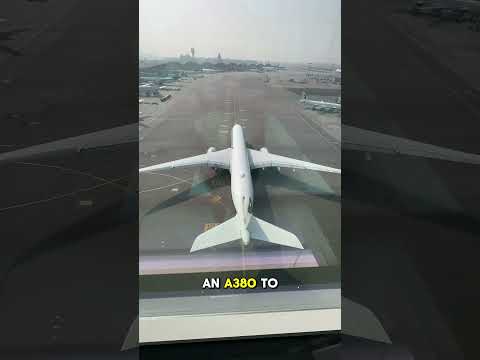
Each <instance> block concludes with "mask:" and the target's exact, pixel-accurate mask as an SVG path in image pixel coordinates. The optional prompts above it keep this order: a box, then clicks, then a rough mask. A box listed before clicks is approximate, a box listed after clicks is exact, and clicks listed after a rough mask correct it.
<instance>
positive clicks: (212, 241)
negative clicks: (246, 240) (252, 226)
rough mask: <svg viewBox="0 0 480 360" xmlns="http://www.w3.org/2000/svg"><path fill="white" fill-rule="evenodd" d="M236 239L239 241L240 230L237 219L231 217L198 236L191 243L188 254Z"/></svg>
mask: <svg viewBox="0 0 480 360" xmlns="http://www.w3.org/2000/svg"><path fill="white" fill-rule="evenodd" d="M237 239H240V230H239V227H238V220H237V218H236V217H233V218H231V219H230V220H227V221H225V222H223V223H221V224H220V225H217V226H215V227H214V228H212V229H210V230H208V231H205V232H204V233H202V234H200V235H198V236H197V237H196V238H195V241H194V242H193V245H192V248H191V249H190V252H194V251H198V250H202V249H206V248H209V247H212V246H216V245H220V244H225V243H229V242H231V241H234V240H237Z"/></svg>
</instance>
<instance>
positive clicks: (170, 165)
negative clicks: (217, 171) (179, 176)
mask: <svg viewBox="0 0 480 360" xmlns="http://www.w3.org/2000/svg"><path fill="white" fill-rule="evenodd" d="M230 151H231V149H230V148H228V149H225V150H220V151H210V152H207V153H206V154H203V155H197V156H191V157H188V158H184V159H179V160H174V161H169V162H166V163H163V164H158V165H152V166H147V167H144V168H140V169H139V172H140V173H142V172H148V171H155V170H165V169H174V168H179V167H187V166H211V167H217V168H222V169H230Z"/></svg>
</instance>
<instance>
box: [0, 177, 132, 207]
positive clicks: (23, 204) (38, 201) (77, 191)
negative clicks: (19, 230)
mask: <svg viewBox="0 0 480 360" xmlns="http://www.w3.org/2000/svg"><path fill="white" fill-rule="evenodd" d="M122 179H123V177H121V178H117V179H114V180H111V181H109V182H103V183H101V184H98V185H95V186H91V187H87V188H83V189H79V190H76V191H72V192H69V193H66V194H60V195H56V196H52V197H50V198H46V199H41V200H35V201H30V202H25V203H21V204H15V205H11V206H7V207H4V208H0V211H5V210H11V209H17V208H21V207H25V206H32V205H37V204H41V203H46V202H49V201H53V200H59V199H63V198H66V197H69V196H73V195H76V194H78V193H80V192H84V191H89V190H93V189H97V188H99V187H102V186H105V185H108V184H111V183H112V182H114V181H119V180H122Z"/></svg>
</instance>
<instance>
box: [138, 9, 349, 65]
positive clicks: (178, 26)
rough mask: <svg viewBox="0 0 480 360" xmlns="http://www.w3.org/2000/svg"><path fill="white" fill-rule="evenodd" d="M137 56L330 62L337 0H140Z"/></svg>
mask: <svg viewBox="0 0 480 360" xmlns="http://www.w3.org/2000/svg"><path fill="white" fill-rule="evenodd" d="M139 4H140V15H139V22H140V24H139V25H140V31H139V33H140V39H139V43H140V49H139V53H140V56H141V57H145V56H148V57H155V58H178V57H179V56H180V55H181V54H183V55H184V54H191V48H194V49H195V57H197V58H216V57H217V56H218V53H220V54H221V56H222V58H224V59H237V60H256V61H259V62H263V61H270V62H276V63H278V62H290V63H294V62H297V63H300V62H303V63H305V62H313V63H321V62H324V63H336V64H340V59H341V36H340V35H341V19H340V14H341V7H340V1H339V0H323V1H318V0H302V1H298V0H262V1H258V0H240V1H237V2H233V1H224V0H177V1H174V2H163V1H157V0H140V3H139Z"/></svg>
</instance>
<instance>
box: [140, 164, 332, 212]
mask: <svg viewBox="0 0 480 360" xmlns="http://www.w3.org/2000/svg"><path fill="white" fill-rule="evenodd" d="M252 182H253V186H254V192H255V196H256V198H257V199H258V200H257V202H256V203H255V204H257V205H258V203H260V202H262V203H265V201H262V199H268V197H269V196H268V193H267V189H266V186H274V187H282V188H285V189H288V190H293V191H298V192H302V193H305V194H308V195H310V196H315V197H317V198H321V199H324V200H329V201H335V202H340V201H341V196H340V195H337V194H335V193H331V192H326V191H325V190H324V189H320V188H319V187H316V186H314V185H311V184H307V183H305V182H303V181H301V180H298V179H295V178H294V177H291V176H288V175H285V174H282V173H281V172H279V171H278V170H277V169H265V170H255V171H253V172H252ZM226 186H230V173H229V172H228V171H227V170H217V171H216V173H215V175H214V176H213V177H211V178H208V179H206V180H205V181H202V182H200V183H197V184H195V185H193V186H192V187H191V188H189V189H187V190H185V191H182V192H180V193H178V194H176V195H175V196H172V197H171V198H169V199H167V200H166V201H163V202H162V203H160V204H158V205H157V206H155V207H153V208H152V209H150V210H148V211H147V212H146V213H145V214H144V216H147V215H150V214H152V213H155V212H157V211H161V210H163V209H167V208H169V207H172V206H175V205H178V204H181V203H183V202H185V201H189V200H191V199H193V198H195V197H197V196H202V195H207V194H210V193H212V192H214V191H216V190H220V189H222V188H224V187H226ZM255 208H256V206H255V205H254V210H253V213H254V214H256V215H258V214H257V213H256V212H255ZM262 213H265V206H262ZM270 213H271V214H273V213H272V212H271V211H270ZM264 215H265V214H262V216H264ZM272 217H273V215H272V216H271V217H270V218H272ZM265 220H266V221H268V220H269V219H265ZM270 220H271V219H270Z"/></svg>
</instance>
